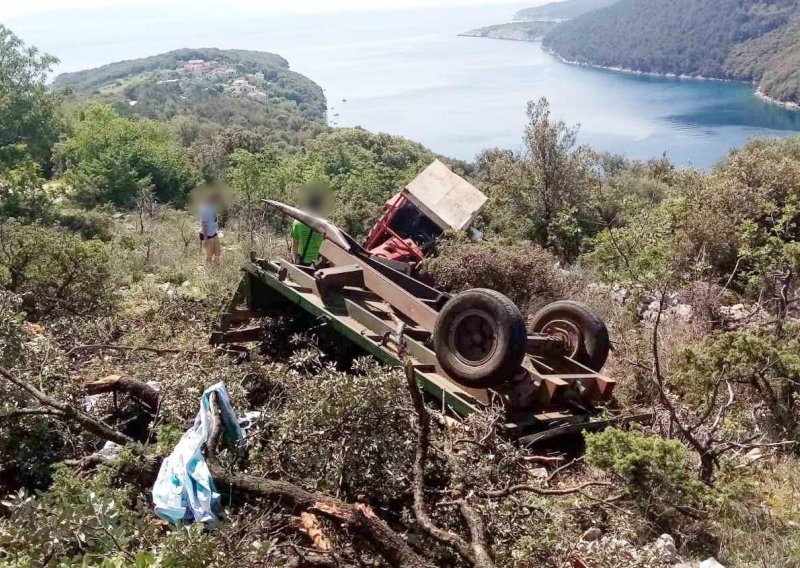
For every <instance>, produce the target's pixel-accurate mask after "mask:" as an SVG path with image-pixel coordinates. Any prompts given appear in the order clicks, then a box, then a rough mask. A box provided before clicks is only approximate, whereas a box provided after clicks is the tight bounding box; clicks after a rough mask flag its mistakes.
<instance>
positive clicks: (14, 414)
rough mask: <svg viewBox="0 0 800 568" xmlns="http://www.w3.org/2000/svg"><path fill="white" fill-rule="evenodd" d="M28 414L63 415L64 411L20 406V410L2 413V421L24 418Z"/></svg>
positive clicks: (0, 417)
mask: <svg viewBox="0 0 800 568" xmlns="http://www.w3.org/2000/svg"><path fill="white" fill-rule="evenodd" d="M26 416H55V417H60V416H63V413H62V412H61V411H59V410H55V409H53V408H20V409H18V410H13V411H11V412H7V413H5V414H0V422H5V421H8V420H16V419H17V418H23V417H26Z"/></svg>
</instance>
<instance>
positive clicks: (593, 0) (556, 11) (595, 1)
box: [514, 0, 618, 20]
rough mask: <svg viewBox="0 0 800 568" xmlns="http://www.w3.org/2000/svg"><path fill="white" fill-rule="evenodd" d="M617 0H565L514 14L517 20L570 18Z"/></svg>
mask: <svg viewBox="0 0 800 568" xmlns="http://www.w3.org/2000/svg"><path fill="white" fill-rule="evenodd" d="M617 1H618V0H565V1H563V2H550V3H549V4H544V5H542V6H535V7H533V8H525V9H524V10H520V11H519V12H517V13H516V15H515V16H514V18H515V19H518V20H570V19H572V18H577V17H578V16H582V15H583V14H587V13H589V12H591V11H593V10H599V9H600V8H605V7H606V6H611V4H614V3H615V2H617Z"/></svg>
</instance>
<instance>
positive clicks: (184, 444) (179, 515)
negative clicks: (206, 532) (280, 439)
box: [153, 382, 244, 523]
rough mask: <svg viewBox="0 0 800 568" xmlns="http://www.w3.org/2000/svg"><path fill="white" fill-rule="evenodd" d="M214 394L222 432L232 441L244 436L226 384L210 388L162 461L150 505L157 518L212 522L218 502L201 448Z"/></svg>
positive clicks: (209, 423)
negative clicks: (190, 422) (191, 421)
mask: <svg viewBox="0 0 800 568" xmlns="http://www.w3.org/2000/svg"><path fill="white" fill-rule="evenodd" d="M213 392H216V393H217V405H218V406H219V409H220V418H221V421H222V425H223V427H224V430H225V432H224V433H225V436H226V437H227V438H228V439H229V440H231V441H234V442H235V441H237V440H240V439H242V438H243V437H244V434H243V432H242V429H241V427H240V426H239V421H238V419H237V418H236V414H235V413H234V411H233V407H232V406H231V402H230V398H229V397H228V390H227V389H226V388H225V383H223V382H219V383H217V384H215V385H213V386H210V387H209V388H207V389H206V391H205V392H204V393H203V396H202V397H201V398H200V412H198V413H197V417H196V418H195V419H194V426H192V427H191V428H190V429H189V430H187V431H186V433H185V434H184V435H183V436H182V437H181V439H180V441H179V442H178V445H177V446H175V449H174V450H173V451H172V453H171V454H170V455H169V456H168V457H167V458H166V459H165V460H164V461H163V462H162V464H161V469H160V470H159V472H158V478H157V479H156V482H155V484H154V485H153V503H154V504H155V512H156V515H158V516H159V517H160V518H162V519H164V520H165V521H170V522H172V523H178V522H180V521H184V520H192V519H194V520H195V521H199V522H203V523H206V522H213V521H215V520H216V519H217V517H216V515H215V514H214V510H215V509H216V507H217V505H218V503H219V493H217V492H216V488H215V487H214V480H213V479H212V477H211V473H210V472H209V471H208V465H207V464H206V461H205V458H204V456H203V445H204V444H205V443H206V442H208V438H209V436H210V435H211V421H212V417H211V393H213Z"/></svg>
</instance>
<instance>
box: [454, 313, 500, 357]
mask: <svg viewBox="0 0 800 568" xmlns="http://www.w3.org/2000/svg"><path fill="white" fill-rule="evenodd" d="M497 336H498V330H497V322H495V321H494V319H493V318H491V317H490V316H489V315H488V314H486V313H485V312H482V311H480V310H468V311H466V312H464V313H462V314H459V315H458V317H456V318H455V320H454V321H453V325H452V326H450V333H449V338H448V339H449V342H450V345H451V347H452V351H453V353H455V355H456V357H457V358H458V360H459V361H461V362H462V363H464V364H465V365H469V366H470V367H478V366H480V365H483V364H484V363H486V361H488V360H489V359H491V357H492V355H494V353H495V351H497V344H498V337H497Z"/></svg>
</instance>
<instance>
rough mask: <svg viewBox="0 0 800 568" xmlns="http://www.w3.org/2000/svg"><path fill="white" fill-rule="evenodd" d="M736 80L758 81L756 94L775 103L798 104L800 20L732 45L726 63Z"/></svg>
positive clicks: (799, 88)
mask: <svg viewBox="0 0 800 568" xmlns="http://www.w3.org/2000/svg"><path fill="white" fill-rule="evenodd" d="M726 67H727V69H728V70H729V71H730V72H731V73H733V74H734V75H735V76H737V77H744V78H749V77H752V78H753V80H755V81H757V82H758V89H759V92H760V93H762V94H764V95H766V96H768V97H770V98H771V99H775V100H778V101H785V102H793V103H794V104H797V103H798V102H800V18H798V19H795V20H794V21H793V22H792V23H791V24H789V25H786V26H783V27H781V28H778V29H777V30H774V31H772V32H770V33H768V34H765V35H763V36H761V37H759V38H756V39H753V40H750V41H747V42H745V43H742V44H739V45H736V46H734V48H733V49H732V50H731V53H730V55H729V57H728V61H727V62H726Z"/></svg>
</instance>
